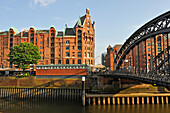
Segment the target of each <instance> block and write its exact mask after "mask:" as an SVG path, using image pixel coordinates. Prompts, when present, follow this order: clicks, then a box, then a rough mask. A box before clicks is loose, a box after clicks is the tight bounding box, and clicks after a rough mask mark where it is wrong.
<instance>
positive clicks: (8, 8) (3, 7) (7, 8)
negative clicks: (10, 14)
mask: <svg viewBox="0 0 170 113" xmlns="http://www.w3.org/2000/svg"><path fill="white" fill-rule="evenodd" d="M0 8H2V9H6V10H11V8H10V7H5V6H0Z"/></svg>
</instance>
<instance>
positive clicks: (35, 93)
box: [0, 88, 90, 101]
mask: <svg viewBox="0 0 170 113" xmlns="http://www.w3.org/2000/svg"><path fill="white" fill-rule="evenodd" d="M89 91H90V90H89V89H86V92H89ZM81 97H82V89H81V88H80V89H74V88H72V89H71V88H0V98H1V99H9V100H12V99H22V100H27V99H28V100H73V101H79V100H80V101H81Z"/></svg>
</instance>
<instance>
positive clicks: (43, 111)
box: [0, 100, 170, 113]
mask: <svg viewBox="0 0 170 113" xmlns="http://www.w3.org/2000/svg"><path fill="white" fill-rule="evenodd" d="M0 113H170V104H145V105H91V106H86V107H82V105H81V103H65V102H52V101H41V102H37V101H7V100H0Z"/></svg>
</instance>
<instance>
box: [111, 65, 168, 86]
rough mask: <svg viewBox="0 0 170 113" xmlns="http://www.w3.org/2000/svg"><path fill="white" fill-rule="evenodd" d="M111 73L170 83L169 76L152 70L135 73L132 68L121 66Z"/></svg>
mask: <svg viewBox="0 0 170 113" xmlns="http://www.w3.org/2000/svg"><path fill="white" fill-rule="evenodd" d="M110 74H112V75H118V76H124V77H126V76H127V78H128V77H131V78H140V79H147V80H151V81H159V82H164V83H170V76H169V75H162V74H155V73H152V72H149V73H144V71H143V72H142V71H141V72H140V73H135V71H134V69H129V70H127V69H125V68H121V69H118V70H115V71H112V73H110Z"/></svg>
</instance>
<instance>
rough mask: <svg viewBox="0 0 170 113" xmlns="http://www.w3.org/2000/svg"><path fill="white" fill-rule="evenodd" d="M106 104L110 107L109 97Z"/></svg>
mask: <svg viewBox="0 0 170 113" xmlns="http://www.w3.org/2000/svg"><path fill="white" fill-rule="evenodd" d="M107 104H108V105H110V97H108V98H107Z"/></svg>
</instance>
